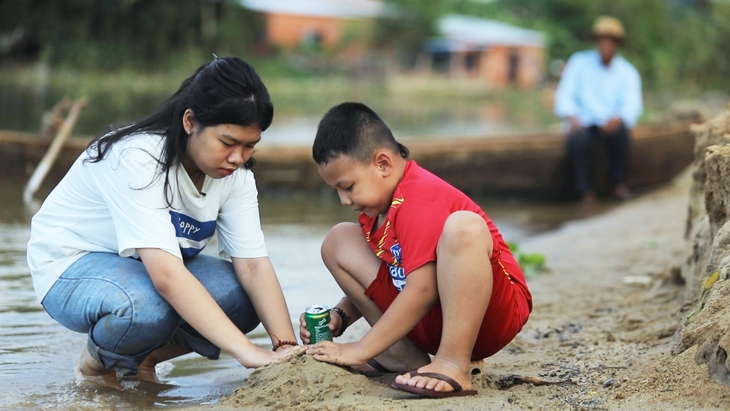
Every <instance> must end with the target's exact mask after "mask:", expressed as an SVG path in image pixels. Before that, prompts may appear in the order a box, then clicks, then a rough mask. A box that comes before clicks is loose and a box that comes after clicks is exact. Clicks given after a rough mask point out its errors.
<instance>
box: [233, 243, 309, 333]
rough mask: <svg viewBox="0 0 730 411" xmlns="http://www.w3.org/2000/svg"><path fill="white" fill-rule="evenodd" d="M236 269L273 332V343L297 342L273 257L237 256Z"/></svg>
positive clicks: (259, 313)
mask: <svg viewBox="0 0 730 411" xmlns="http://www.w3.org/2000/svg"><path fill="white" fill-rule="evenodd" d="M233 269H234V270H235V271H236V275H237V276H238V281H239V282H240V283H241V286H242V287H243V290H244V291H246V294H248V297H249V298H250V299H251V302H252V303H253V306H254V308H255V309H256V313H257V314H258V316H259V319H260V320H261V323H262V324H263V325H264V328H265V329H266V332H268V333H269V337H271V343H272V344H273V345H274V346H276V345H278V343H279V342H281V341H292V342H296V341H297V339H296V337H295V336H294V328H293V326H292V322H291V319H290V318H289V310H288V308H287V306H286V301H285V300H284V293H283V292H282V291H281V285H279V280H278V279H277V278H276V273H275V272H274V267H273V266H272V265H271V260H269V258H268V257H259V258H233ZM287 345H288V344H287Z"/></svg>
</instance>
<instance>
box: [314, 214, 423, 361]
mask: <svg viewBox="0 0 730 411" xmlns="http://www.w3.org/2000/svg"><path fill="white" fill-rule="evenodd" d="M322 260H323V261H324V264H325V266H327V269H328V270H329V271H330V273H332V276H333V277H334V279H335V281H336V282H337V284H338V285H339V286H340V288H341V289H342V291H343V292H344V293H345V295H346V296H347V299H348V300H349V302H350V303H351V304H352V305H353V306H354V307H355V309H357V310H358V313H357V314H360V315H362V316H363V317H364V318H365V320H366V321H367V322H368V324H370V325H373V324H375V323H376V322H378V320H380V317H382V315H383V312H382V311H381V310H380V308H379V307H378V306H377V305H376V304H375V302H373V300H371V299H370V297H368V296H367V295H365V290H366V289H367V288H368V286H369V285H370V284H371V283H372V282H373V281H374V280H375V277H376V275H377V273H378V270H379V269H380V264H381V261H380V259H378V258H377V257H376V256H375V254H373V251H372V250H371V249H370V247H369V246H368V244H367V242H365V238H364V236H363V233H362V228H360V226H358V225H356V224H353V223H341V224H338V225H336V226H335V227H333V228H332V230H331V231H330V232H329V234H327V237H326V238H325V240H324V242H323V243H322ZM358 317H359V316H358ZM375 358H376V360H377V361H378V362H380V363H381V364H382V365H383V366H385V367H386V368H388V369H390V370H393V371H397V372H403V371H407V370H410V369H413V368H414V367H418V366H421V365H424V364H427V363H428V362H429V361H430V357H429V356H428V354H426V353H425V352H423V351H421V350H420V349H418V348H417V347H416V346H415V345H414V344H413V343H412V342H411V340H409V339H408V338H403V339H401V340H399V341H398V342H397V343H395V344H394V345H392V346H391V347H390V348H389V349H388V350H387V351H385V352H384V353H382V354H380V355H378V356H376V357H375Z"/></svg>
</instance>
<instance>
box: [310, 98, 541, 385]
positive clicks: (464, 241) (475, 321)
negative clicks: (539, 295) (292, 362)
mask: <svg viewBox="0 0 730 411" xmlns="http://www.w3.org/2000/svg"><path fill="white" fill-rule="evenodd" d="M312 154H313V156H314V161H315V162H316V163H317V165H318V169H319V173H320V175H321V176H322V178H323V179H324V181H325V182H326V183H327V184H328V185H329V186H330V187H332V188H334V189H335V190H337V193H338V195H339V197H340V201H341V202H342V204H343V205H346V206H349V207H350V208H352V209H353V210H355V211H357V212H359V213H360V215H359V218H358V219H359V223H360V225H359V226H358V225H356V224H352V223H341V224H338V225H337V226H335V227H334V228H332V230H331V231H330V232H329V234H328V235H327V237H326V238H325V240H324V242H323V244H322V258H323V260H324V263H325V265H326V266H327V269H328V270H329V271H330V272H331V273H332V275H333V276H334V278H335V280H336V281H337V284H338V285H339V286H340V288H342V290H343V291H344V293H345V297H344V298H343V299H342V300H340V302H339V303H338V304H337V305H336V306H335V308H333V309H332V310H331V314H332V315H331V323H330V328H331V329H332V331H333V335H335V336H339V335H342V332H344V330H345V328H347V326H348V325H350V324H351V323H352V322H354V321H356V320H357V319H359V318H360V317H365V319H366V320H367V322H368V323H369V324H370V325H371V326H372V328H371V329H370V330H369V331H368V332H367V333H366V334H365V335H364V336H363V337H362V339H361V340H360V341H357V342H353V343H348V344H336V343H332V342H322V343H319V344H316V345H314V346H312V347H311V348H310V349H309V350H308V351H307V353H309V354H313V355H314V358H315V359H317V360H319V361H325V362H329V363H333V364H339V365H345V366H356V369H358V370H360V371H362V372H363V373H366V372H367V371H368V368H375V369H377V370H380V371H387V369H391V370H395V371H398V372H402V373H404V374H402V375H399V376H398V377H396V380H395V382H394V383H393V387H394V388H397V389H401V390H404V391H408V392H413V393H417V394H420V395H423V396H426V397H446V396H457V395H458V396H461V395H475V394H476V393H477V392H476V391H475V390H472V389H471V376H470V370H471V368H470V366H471V363H470V361H472V360H473V361H480V360H481V359H483V358H486V357H489V356H491V355H493V354H494V353H496V352H497V351H499V350H500V349H502V348H503V347H504V346H505V345H507V344H508V343H509V342H510V341H511V340H512V339H513V338H514V337H515V336H516V335H517V333H518V332H519V331H520V329H521V328H522V326H523V325H524V324H525V322H526V321H527V317H528V315H529V313H530V311H531V309H532V297H531V296H530V292H529V291H528V289H527V285H526V284H525V278H524V275H523V274H522V272H521V270H520V268H519V266H518V264H517V262H516V261H515V259H514V257H513V256H512V254H510V252H509V248H508V247H507V245H506V243H505V242H504V240H503V239H502V236H501V235H500V233H499V231H498V230H497V228H496V227H495V226H494V224H493V223H492V222H491V220H490V219H489V218H488V217H487V216H486V214H484V212H483V211H482V210H481V209H480V208H479V206H477V205H476V203H474V202H473V201H472V200H471V199H469V198H468V197H467V196H466V195H465V194H463V193H462V192H460V191H459V190H457V189H456V188H454V187H452V186H451V185H449V184H448V183H446V182H444V181H443V180H441V179H439V178H438V177H436V176H435V175H433V174H431V173H429V172H428V171H426V170H424V169H422V168H421V167H419V166H418V164H416V163H415V162H414V161H408V160H406V158H407V156H408V149H407V148H406V147H405V146H403V145H402V144H400V143H398V142H397V141H396V140H395V139H394V138H393V134H392V133H391V131H390V129H389V128H388V127H387V126H386V125H385V123H384V122H383V121H382V120H381V119H380V118H379V117H378V115H377V114H375V113H374V112H373V111H372V110H370V109H369V108H368V107H367V106H365V105H363V104H360V103H343V104H340V105H338V106H335V107H333V108H332V109H330V110H329V111H328V112H327V114H326V115H325V116H324V117H323V118H322V120H321V122H320V123H319V128H318V130H317V136H316V138H315V140H314V146H313V148H312ZM300 322H301V324H300V335H301V338H302V341H303V342H305V343H308V342H309V339H310V334H309V332H307V330H306V326H305V324H304V321H303V317H302V318H301V319H300ZM428 354H432V355H434V357H433V360H431V358H430V356H429V355H428ZM373 360H375V361H373ZM368 364H369V365H368ZM370 371H372V369H370Z"/></svg>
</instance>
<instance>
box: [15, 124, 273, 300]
mask: <svg viewBox="0 0 730 411" xmlns="http://www.w3.org/2000/svg"><path fill="white" fill-rule="evenodd" d="M163 145H164V140H163V138H162V137H160V136H158V135H154V134H137V135H133V136H129V137H126V138H124V139H123V140H121V141H119V142H117V143H115V144H114V145H113V146H112V147H111V149H110V150H109V153H108V154H107V156H106V157H105V158H104V159H103V160H102V161H100V162H97V163H91V162H88V161H84V160H87V159H88V158H89V155H88V152H86V151H85V152H84V153H83V154H82V155H81V156H79V158H78V159H77V160H76V162H75V163H74V164H73V166H72V167H71V169H70V170H69V172H68V174H66V176H65V177H64V178H63V180H61V182H60V183H59V184H58V186H56V188H54V190H53V191H52V192H51V193H50V194H49V195H48V197H47V198H46V200H45V201H44V202H43V205H42V206H41V208H40V210H39V211H38V213H36V214H35V216H33V219H32V221H31V235H30V240H29V242H28V256H27V257H28V266H29V267H30V272H31V275H32V277H33V286H34V288H35V291H36V295H37V297H38V300H39V301H43V297H45V295H46V293H47V292H48V290H49V289H50V288H51V287H52V286H53V284H54V283H55V282H56V280H58V278H59V277H60V276H61V275H62V274H63V273H64V271H66V269H67V268H68V267H70V266H71V265H72V264H73V263H74V262H75V261H76V260H78V259H79V258H81V257H82V256H84V255H85V254H87V253H89V252H102V253H116V254H119V255H120V256H122V257H137V251H136V250H137V249H138V248H159V249H162V250H165V251H167V252H168V253H170V254H172V255H174V256H177V257H178V258H181V259H182V258H188V257H192V256H195V255H196V254H198V253H199V252H200V251H201V250H202V249H203V248H204V247H205V245H206V244H207V243H208V241H209V240H210V239H211V238H212V237H213V235H214V233H215V232H216V231H217V233H218V234H217V235H218V248H219V253H220V255H221V256H222V257H223V258H229V257H236V258H256V257H264V256H267V251H266V245H265V244H264V234H263V232H262V230H261V222H260V219H259V208H258V191H257V190H256V183H255V181H254V176H253V173H252V172H251V171H250V170H245V169H239V170H237V171H236V172H234V173H233V174H231V175H230V176H227V177H224V178H221V179H214V178H211V177H208V176H206V178H205V182H204V183H203V187H202V189H201V190H200V192H199V191H198V190H197V189H196V188H195V185H194V184H193V182H192V180H191V179H190V177H189V176H188V174H187V173H186V172H185V170H184V168H183V167H182V166H181V165H176V166H173V167H172V168H171V169H170V173H169V184H170V188H169V189H168V193H167V197H168V198H169V199H170V200H171V205H172V207H170V205H168V203H167V200H166V196H165V189H164V185H165V176H164V174H161V173H160V171H159V163H158V161H157V159H159V158H161V152H162V149H163ZM202 193H205V194H202Z"/></svg>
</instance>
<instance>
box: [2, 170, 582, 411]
mask: <svg viewBox="0 0 730 411" xmlns="http://www.w3.org/2000/svg"><path fill="white" fill-rule="evenodd" d="M24 184H25V181H24V180H22V179H19V178H8V177H0V391H1V392H2V393H3V394H2V396H0V409H3V410H4V409H46V408H64V409H99V408H102V409H109V408H113V409H140V408H150V407H162V408H170V407H175V408H176V407H183V408H184V407H187V406H193V405H200V404H210V403H214V402H216V401H217V400H218V399H219V398H220V397H221V396H224V395H227V394H230V393H232V392H233V390H234V389H235V388H237V387H239V386H240V385H241V382H242V380H244V379H245V378H246V376H247V375H248V373H249V372H250V371H249V370H246V369H245V368H243V367H241V366H240V365H239V364H238V363H236V362H235V361H234V360H233V359H231V358H230V357H227V356H225V355H224V356H222V358H221V359H220V360H218V361H209V360H206V359H202V358H200V357H198V356H196V355H194V354H191V355H188V356H184V357H181V358H178V359H175V360H172V361H170V362H167V363H164V364H162V365H160V366H159V367H158V372H159V373H160V375H161V379H162V381H163V383H164V384H162V385H155V384H142V383H131V382H130V383H128V384H126V383H125V386H124V387H125V388H124V390H123V391H121V392H120V391H115V390H112V389H103V388H99V387H94V386H88V385H83V384H81V385H77V383H76V382H75V379H74V375H73V367H74V364H75V362H76V359H77V357H78V354H79V353H80V351H81V349H82V347H84V345H85V341H86V337H85V335H83V334H78V333H75V332H72V331H69V330H67V329H65V328H63V327H62V326H60V325H58V324H57V323H56V322H55V321H53V320H52V319H51V318H50V317H49V316H48V315H47V314H46V313H45V311H43V309H42V308H41V306H40V304H39V303H38V302H37V301H36V297H35V294H34V291H33V287H32V282H31V277H30V274H29V271H28V267H27V265H26V260H25V251H26V250H25V247H26V243H27V241H28V237H29V232H30V230H29V221H30V217H31V216H32V213H33V210H30V209H28V208H26V207H25V206H24V205H23V204H22V201H21V193H22V188H23V185H24ZM49 190H50V187H43V188H42V190H41V192H40V194H39V195H40V197H41V198H42V196H43V195H44V193H47V192H48V191H49ZM482 205H483V207H484V208H485V210H486V211H487V213H488V214H489V215H490V216H491V217H492V219H494V220H495V222H496V223H497V225H498V226H499V227H500V230H501V231H502V232H503V235H504V236H505V238H507V239H508V240H510V241H517V242H519V241H521V240H524V239H525V238H526V237H528V236H530V235H533V234H534V233H536V232H541V231H546V230H551V229H553V228H556V227H557V226H558V225H560V224H561V222H563V221H565V220H567V219H571V218H573V217H575V210H574V209H573V207H571V206H569V205H560V204H525V203H510V202H503V203H498V202H494V201H492V202H489V203H484V202H483V203H482ZM261 215H262V222H263V227H264V231H265V234H266V240H267V246H268V249H269V253H270V257H271V260H272V262H273V264H274V267H275V268H276V271H277V274H278V276H279V279H280V282H281V283H282V287H283V290H284V294H285V296H286V299H287V302H288V306H289V311H290V314H291V318H292V322H293V323H295V324H296V321H297V318H298V316H299V313H301V312H302V311H303V310H304V309H305V308H306V307H307V306H308V305H311V304H314V303H325V304H334V303H335V302H336V301H338V300H339V298H340V296H341V294H340V292H339V291H338V288H337V286H336V284H335V282H334V281H333V280H332V279H331V277H330V276H329V275H328V274H327V271H326V269H325V267H324V265H323V263H322V262H321V259H320V256H319V246H320V244H321V241H322V239H323V238H324V236H325V234H326V233H327V231H328V229H329V228H330V227H331V226H332V225H333V224H335V223H337V222H340V221H354V220H355V217H356V216H355V214H354V213H353V212H352V211H350V210H349V209H347V208H346V207H342V206H341V205H340V204H339V202H338V200H337V198H336V195H335V193H334V192H323V193H313V194H306V195H305V194H285V193H277V194H270V195H268V196H267V195H266V194H265V193H264V194H262V197H261ZM249 337H250V338H251V339H252V340H253V341H254V342H256V343H259V344H261V345H262V346H268V344H269V343H268V338H266V337H265V333H264V332H263V329H262V328H261V327H259V329H257V330H255V331H254V332H253V333H252V334H251V335H249Z"/></svg>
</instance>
